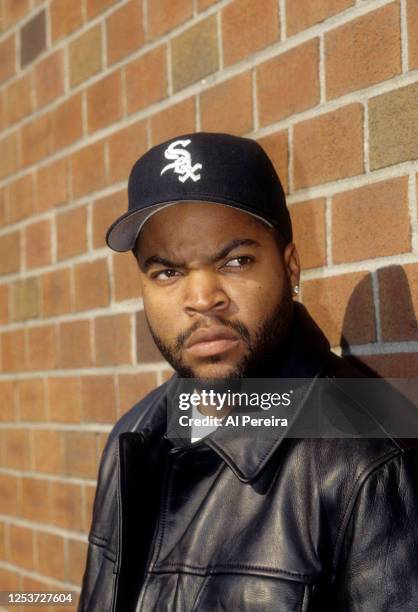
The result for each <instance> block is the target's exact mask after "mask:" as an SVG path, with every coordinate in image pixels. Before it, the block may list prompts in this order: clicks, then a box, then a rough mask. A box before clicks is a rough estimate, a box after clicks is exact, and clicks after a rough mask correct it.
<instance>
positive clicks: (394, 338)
mask: <svg viewBox="0 0 418 612" xmlns="http://www.w3.org/2000/svg"><path fill="white" fill-rule="evenodd" d="M370 276H371V275H367V276H366V277H365V278H363V279H362V281H361V282H360V283H359V284H358V285H357V286H356V288H355V289H354V291H353V293H352V295H351V297H350V299H349V302H348V304H347V309H346V312H345V316H344V323H343V327H342V333H341V340H340V345H341V348H342V355H344V356H345V357H346V359H347V360H348V361H350V362H351V363H352V364H353V365H354V366H356V367H357V368H358V369H360V370H361V371H362V372H363V373H364V374H365V376H367V377H369V378H374V377H377V378H408V379H410V378H417V377H418V354H417V353H416V352H415V353H405V352H404V353H399V352H396V350H395V351H394V352H393V353H389V354H376V355H367V356H366V355H364V356H363V355H361V356H360V355H358V356H356V355H352V354H351V349H350V345H351V344H355V342H356V322H357V321H359V319H361V318H362V317H364V313H365V310H367V309H370V302H369V301H367V303H365V301H364V295H365V292H364V290H363V286H362V285H364V284H368V283H370V280H371V279H370ZM376 278H377V279H378V292H379V303H378V306H377V307H378V317H379V321H378V322H377V321H375V326H374V328H375V330H376V341H377V342H407V341H414V340H415V341H416V340H418V322H417V318H416V314H415V310H414V305H413V300H412V294H411V289H410V286H409V283H408V278H407V276H406V274H405V271H404V270H403V268H402V266H397V265H395V266H387V267H384V268H380V269H379V270H377V271H376ZM371 314H372V316H373V317H375V313H374V312H372V313H371ZM393 386H394V387H396V383H395V384H394V385H393ZM409 399H410V400H411V401H412V402H413V404H414V406H416V405H417V398H416V397H414V398H412V397H410V398H409ZM401 442H402V443H403V444H404V445H405V446H408V447H413V448H416V449H418V439H416V438H409V439H403V440H401Z"/></svg>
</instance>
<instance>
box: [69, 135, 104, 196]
mask: <svg viewBox="0 0 418 612" xmlns="http://www.w3.org/2000/svg"><path fill="white" fill-rule="evenodd" d="M71 162H72V179H73V193H74V196H75V197H80V196H83V195H86V194H87V193H90V192H92V191H95V190H96V189H101V188H102V187H104V185H105V182H106V181H105V163H104V143H103V141H99V142H95V143H94V144H91V145H89V146H87V147H84V148H83V149H80V150H79V151H77V152H76V153H74V154H73V155H72V156H71Z"/></svg>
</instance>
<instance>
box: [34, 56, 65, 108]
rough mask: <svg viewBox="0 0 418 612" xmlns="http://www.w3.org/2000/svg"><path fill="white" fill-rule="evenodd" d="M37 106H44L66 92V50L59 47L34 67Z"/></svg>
mask: <svg viewBox="0 0 418 612" xmlns="http://www.w3.org/2000/svg"><path fill="white" fill-rule="evenodd" d="M34 81H35V92H36V106H37V108H42V106H45V104H48V102H52V100H55V99H56V98H58V97H59V96H60V95H62V94H63V93H64V51H63V50H62V49H59V50H58V51H56V52H55V53H51V55H48V57H46V58H45V59H44V60H42V61H41V62H39V63H38V64H36V66H35V69H34Z"/></svg>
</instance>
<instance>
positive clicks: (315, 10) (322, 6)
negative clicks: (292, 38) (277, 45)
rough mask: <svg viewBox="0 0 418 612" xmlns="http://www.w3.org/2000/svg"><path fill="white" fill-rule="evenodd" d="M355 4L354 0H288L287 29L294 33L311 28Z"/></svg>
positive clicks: (288, 32) (289, 32)
mask: <svg viewBox="0 0 418 612" xmlns="http://www.w3.org/2000/svg"><path fill="white" fill-rule="evenodd" d="M353 4H354V0H321V2H316V1H315V0H298V2H295V1H294V0H286V29H287V34H288V35H292V34H296V33H297V32H300V31H301V30H306V29H307V28H310V27H311V26H312V25H314V24H315V23H319V22H320V21H324V20H325V19H328V17H332V16H333V15H336V14H337V13H341V12H342V11H344V10H345V9H347V8H348V7H350V6H352V5H353Z"/></svg>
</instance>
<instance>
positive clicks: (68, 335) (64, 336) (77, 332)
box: [59, 321, 92, 368]
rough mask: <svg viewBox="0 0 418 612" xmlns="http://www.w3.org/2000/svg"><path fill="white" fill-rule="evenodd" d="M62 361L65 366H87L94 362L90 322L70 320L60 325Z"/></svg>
mask: <svg viewBox="0 0 418 612" xmlns="http://www.w3.org/2000/svg"><path fill="white" fill-rule="evenodd" d="M59 329H60V357H61V358H60V363H61V366H62V367H63V368H85V367H89V366H90V365H91V364H92V358H91V351H90V322H89V321H69V322H66V323H61V325H60V328H59Z"/></svg>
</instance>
